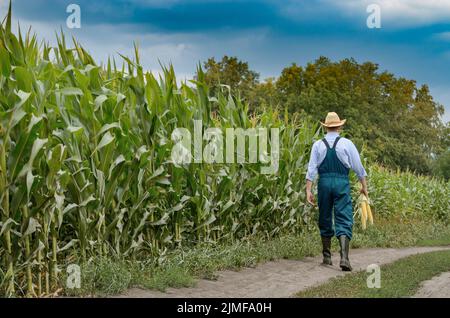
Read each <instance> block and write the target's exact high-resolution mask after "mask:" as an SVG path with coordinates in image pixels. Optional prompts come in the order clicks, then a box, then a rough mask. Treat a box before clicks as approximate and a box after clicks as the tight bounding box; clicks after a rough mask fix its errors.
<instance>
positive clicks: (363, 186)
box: [359, 178, 369, 198]
mask: <svg viewBox="0 0 450 318" xmlns="http://www.w3.org/2000/svg"><path fill="white" fill-rule="evenodd" d="M359 182H361V190H359V192H361V193H362V194H364V195H365V196H366V198H368V197H369V192H368V191H367V181H366V178H362V179H361V180H359Z"/></svg>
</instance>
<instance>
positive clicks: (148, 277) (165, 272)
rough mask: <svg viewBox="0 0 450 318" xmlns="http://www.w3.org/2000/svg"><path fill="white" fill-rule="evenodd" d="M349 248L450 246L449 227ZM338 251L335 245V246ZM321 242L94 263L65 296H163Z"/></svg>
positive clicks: (181, 251)
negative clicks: (132, 291) (136, 290)
mask: <svg viewBox="0 0 450 318" xmlns="http://www.w3.org/2000/svg"><path fill="white" fill-rule="evenodd" d="M354 235H355V236H354V240H352V248H358V247H405V246H415V245H421V246H437V245H447V244H450V227H449V226H446V225H443V224H439V223H437V224H427V223H424V222H410V223H395V222H383V221H381V220H380V221H379V224H377V225H375V226H373V227H370V228H369V229H368V230H366V231H361V230H360V229H359V228H357V227H355V233H354ZM333 244H334V245H333V249H334V250H337V249H338V246H337V240H334V242H333ZM320 249H321V246H320V237H319V234H318V230H317V229H315V228H313V229H311V230H310V231H304V232H302V233H298V234H296V235H292V234H285V235H281V236H280V237H277V238H272V239H269V240H267V239H263V238H261V237H254V238H252V239H248V240H244V241H238V242H235V243H229V244H213V243H210V244H208V243H201V244H200V245H198V246H196V247H190V246H186V247H179V248H177V249H176V250H174V251H171V252H169V253H167V254H165V255H163V256H161V257H159V258H154V259H146V260H140V261H138V260H134V261H130V260H121V259H116V260H113V259H93V260H91V261H90V262H89V263H87V264H85V265H83V266H82V286H81V287H82V288H81V289H80V290H69V289H66V290H65V293H66V294H67V295H73V296H106V295H113V294H118V293H121V292H124V291H125V290H127V289H128V288H130V287H142V288H148V289H157V290H161V291H164V290H165V289H166V288H168V287H189V286H194V285H195V281H196V279H198V278H206V279H215V278H216V273H217V271H219V270H224V269H234V270H238V269H240V268H242V267H253V266H256V265H257V264H258V263H261V262H266V261H270V260H275V259H302V258H304V257H306V256H313V255H318V254H319V253H320Z"/></svg>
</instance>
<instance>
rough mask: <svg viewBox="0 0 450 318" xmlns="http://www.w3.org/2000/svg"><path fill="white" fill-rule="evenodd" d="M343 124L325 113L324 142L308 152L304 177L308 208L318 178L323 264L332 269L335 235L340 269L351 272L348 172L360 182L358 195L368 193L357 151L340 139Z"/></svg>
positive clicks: (350, 219) (350, 220)
mask: <svg viewBox="0 0 450 318" xmlns="http://www.w3.org/2000/svg"><path fill="white" fill-rule="evenodd" d="M345 121H346V120H345V119H344V120H340V119H339V116H338V115H337V114H336V113H334V112H332V113H328V115H327V117H326V119H325V122H324V123H322V122H321V124H322V126H324V127H325V129H326V131H327V134H326V135H325V138H323V139H322V140H318V141H316V142H315V143H314V145H313V148H312V151H311V158H310V160H309V164H308V172H307V175H306V199H307V201H308V202H309V203H310V204H312V205H314V204H315V200H314V195H313V194H312V192H311V187H312V183H313V181H314V179H315V177H316V176H317V174H319V182H318V191H317V192H318V203H319V229H320V235H321V237H322V247H323V249H322V254H323V264H325V265H332V262H331V239H332V237H333V236H334V235H336V237H337V238H338V240H339V244H340V247H341V253H340V254H341V262H340V267H341V269H342V270H343V271H351V270H352V267H351V265H350V260H349V258H348V253H349V244H350V240H351V239H352V228H353V209H352V198H351V195H350V182H349V178H348V175H349V172H350V169H352V170H353V171H354V172H355V173H356V175H357V176H358V178H359V181H360V182H361V185H362V187H361V193H363V194H365V195H366V196H368V193H367V182H366V176H367V173H366V171H365V169H364V167H363V165H362V163H361V158H360V156H359V153H358V150H357V149H356V147H355V145H354V144H353V143H352V142H351V141H350V140H348V139H346V138H343V137H340V136H339V131H340V129H341V127H342V126H343V125H344V123H345ZM333 211H334V213H333ZM333 216H334V228H333Z"/></svg>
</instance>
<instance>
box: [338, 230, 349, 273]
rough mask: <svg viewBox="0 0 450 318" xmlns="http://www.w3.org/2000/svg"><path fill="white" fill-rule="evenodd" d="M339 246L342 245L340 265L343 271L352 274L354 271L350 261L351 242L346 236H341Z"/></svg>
mask: <svg viewBox="0 0 450 318" xmlns="http://www.w3.org/2000/svg"><path fill="white" fill-rule="evenodd" d="M339 244H340V245H341V263H340V264H339V265H340V266H341V268H342V270H343V271H345V272H350V271H351V270H352V266H351V265H350V260H349V259H348V251H349V248H350V240H349V239H348V237H347V236H346V235H341V236H339Z"/></svg>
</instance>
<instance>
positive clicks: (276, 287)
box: [119, 247, 450, 298]
mask: <svg viewBox="0 0 450 318" xmlns="http://www.w3.org/2000/svg"><path fill="white" fill-rule="evenodd" d="M441 250H446V251H450V247H410V248H374V249H354V250H352V251H351V254H350V257H351V261H352V266H353V267H354V270H355V271H362V270H364V271H365V269H366V268H367V266H368V265H370V264H378V265H383V264H388V263H392V262H395V261H397V260H399V259H401V258H405V257H408V256H411V255H415V254H419V253H427V252H432V251H441ZM320 260H321V258H320V257H308V258H305V259H303V260H279V261H272V262H267V263H264V264H261V265H258V266H256V267H255V268H245V269H243V270H240V271H221V272H219V273H218V279H217V280H199V281H198V282H197V284H196V286H195V287H189V288H169V289H167V290H166V292H159V291H154V290H144V289H140V288H133V289H130V290H128V291H127V292H126V293H123V294H122V295H120V296H119V297H249V298H251V297H291V296H294V295H295V294H296V293H297V292H299V291H301V290H306V289H308V288H311V287H314V286H318V285H320V284H324V283H326V282H328V281H329V280H330V279H331V278H335V277H340V276H343V275H348V274H345V273H343V272H342V271H340V269H339V268H338V266H337V265H338V264H339V263H338V261H339V256H338V255H337V253H334V258H333V262H334V264H335V266H322V265H320ZM363 274H364V275H367V274H365V272H364V273H363Z"/></svg>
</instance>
